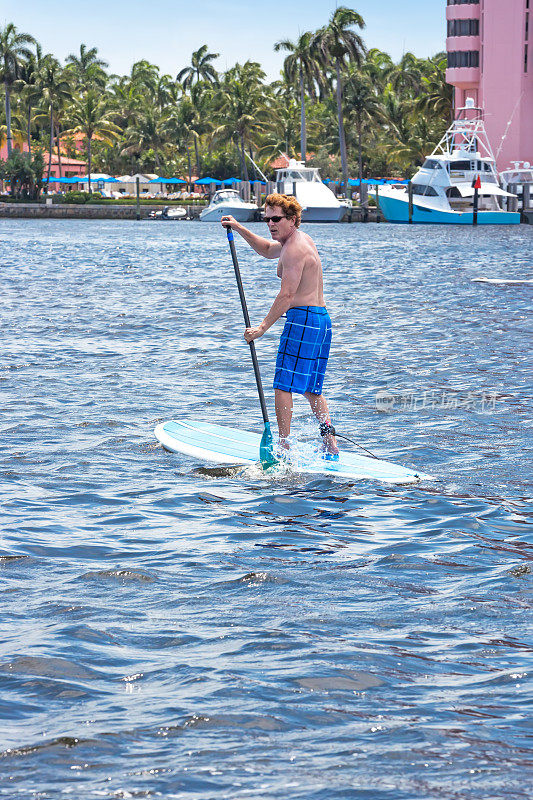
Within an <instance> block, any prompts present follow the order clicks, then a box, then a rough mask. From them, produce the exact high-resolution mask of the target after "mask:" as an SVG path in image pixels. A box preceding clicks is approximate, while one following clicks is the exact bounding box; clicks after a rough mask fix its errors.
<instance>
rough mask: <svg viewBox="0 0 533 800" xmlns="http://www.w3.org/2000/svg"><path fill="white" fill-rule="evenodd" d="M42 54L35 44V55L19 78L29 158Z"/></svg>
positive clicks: (39, 96) (31, 57) (38, 95)
mask: <svg viewBox="0 0 533 800" xmlns="http://www.w3.org/2000/svg"><path fill="white" fill-rule="evenodd" d="M43 61H44V59H43V52H42V49H41V45H40V44H39V43H36V45H35V53H32V54H31V55H30V58H29V59H28V60H27V61H26V62H25V63H24V64H23V65H22V69H21V73H20V78H21V81H22V83H23V89H22V96H23V100H24V102H25V103H26V107H27V119H26V142H27V145H28V153H29V154H30V156H31V123H32V118H31V112H32V110H33V107H34V106H35V105H36V104H37V103H38V102H39V100H40V99H41V93H40V91H39V78H40V75H41V70H42V67H43Z"/></svg>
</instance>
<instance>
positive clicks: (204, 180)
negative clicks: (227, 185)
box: [194, 178, 221, 186]
mask: <svg viewBox="0 0 533 800" xmlns="http://www.w3.org/2000/svg"><path fill="white" fill-rule="evenodd" d="M194 183H195V184H196V186H209V185H210V184H212V183H216V185H217V186H221V182H220V181H217V179H216V178H199V179H198V180H197V181H194Z"/></svg>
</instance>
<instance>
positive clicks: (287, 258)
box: [244, 252, 305, 342]
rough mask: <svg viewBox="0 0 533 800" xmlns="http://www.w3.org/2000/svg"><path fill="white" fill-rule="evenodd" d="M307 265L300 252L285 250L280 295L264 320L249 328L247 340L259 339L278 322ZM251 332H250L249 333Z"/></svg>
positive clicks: (292, 296) (288, 305)
mask: <svg viewBox="0 0 533 800" xmlns="http://www.w3.org/2000/svg"><path fill="white" fill-rule="evenodd" d="M304 266H305V259H302V256H301V255H300V256H298V252H296V253H294V255H292V254H291V253H287V252H285V253H284V255H283V275H282V278H281V287H280V290H279V292H278V295H277V297H276V299H275V300H274V302H273V303H272V308H271V309H270V311H269V312H268V314H267V315H266V317H265V318H264V320H263V322H262V323H261V324H260V325H258V326H257V328H247V329H246V333H245V334H244V338H245V339H246V341H247V342H250V341H253V339H258V338H259V337H260V336H262V335H263V334H264V333H265V331H267V330H268V329H269V328H270V327H272V325H273V324H274V323H275V322H277V320H278V319H279V318H280V317H281V315H282V314H285V312H286V311H288V309H289V308H290V307H291V306H292V301H293V299H294V296H295V295H296V292H297V290H298V287H299V285H300V281H301V279H302V272H303V269H304ZM248 332H249V333H248Z"/></svg>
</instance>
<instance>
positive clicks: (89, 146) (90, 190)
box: [87, 136, 93, 194]
mask: <svg viewBox="0 0 533 800" xmlns="http://www.w3.org/2000/svg"><path fill="white" fill-rule="evenodd" d="M91 139H92V137H91V136H88V137H87V166H88V168H89V172H88V177H89V183H88V185H87V188H88V189H89V194H92V193H93V190H92V186H91V168H92V154H91Z"/></svg>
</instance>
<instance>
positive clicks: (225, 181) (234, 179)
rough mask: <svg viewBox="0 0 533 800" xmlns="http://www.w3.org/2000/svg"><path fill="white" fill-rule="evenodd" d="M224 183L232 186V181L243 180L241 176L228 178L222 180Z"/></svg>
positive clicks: (238, 181)
mask: <svg viewBox="0 0 533 800" xmlns="http://www.w3.org/2000/svg"><path fill="white" fill-rule="evenodd" d="M196 183H198V181H196ZM222 183H223V184H224V186H231V185H232V183H242V181H241V179H240V178H226V179H225V180H223V181H222Z"/></svg>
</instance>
